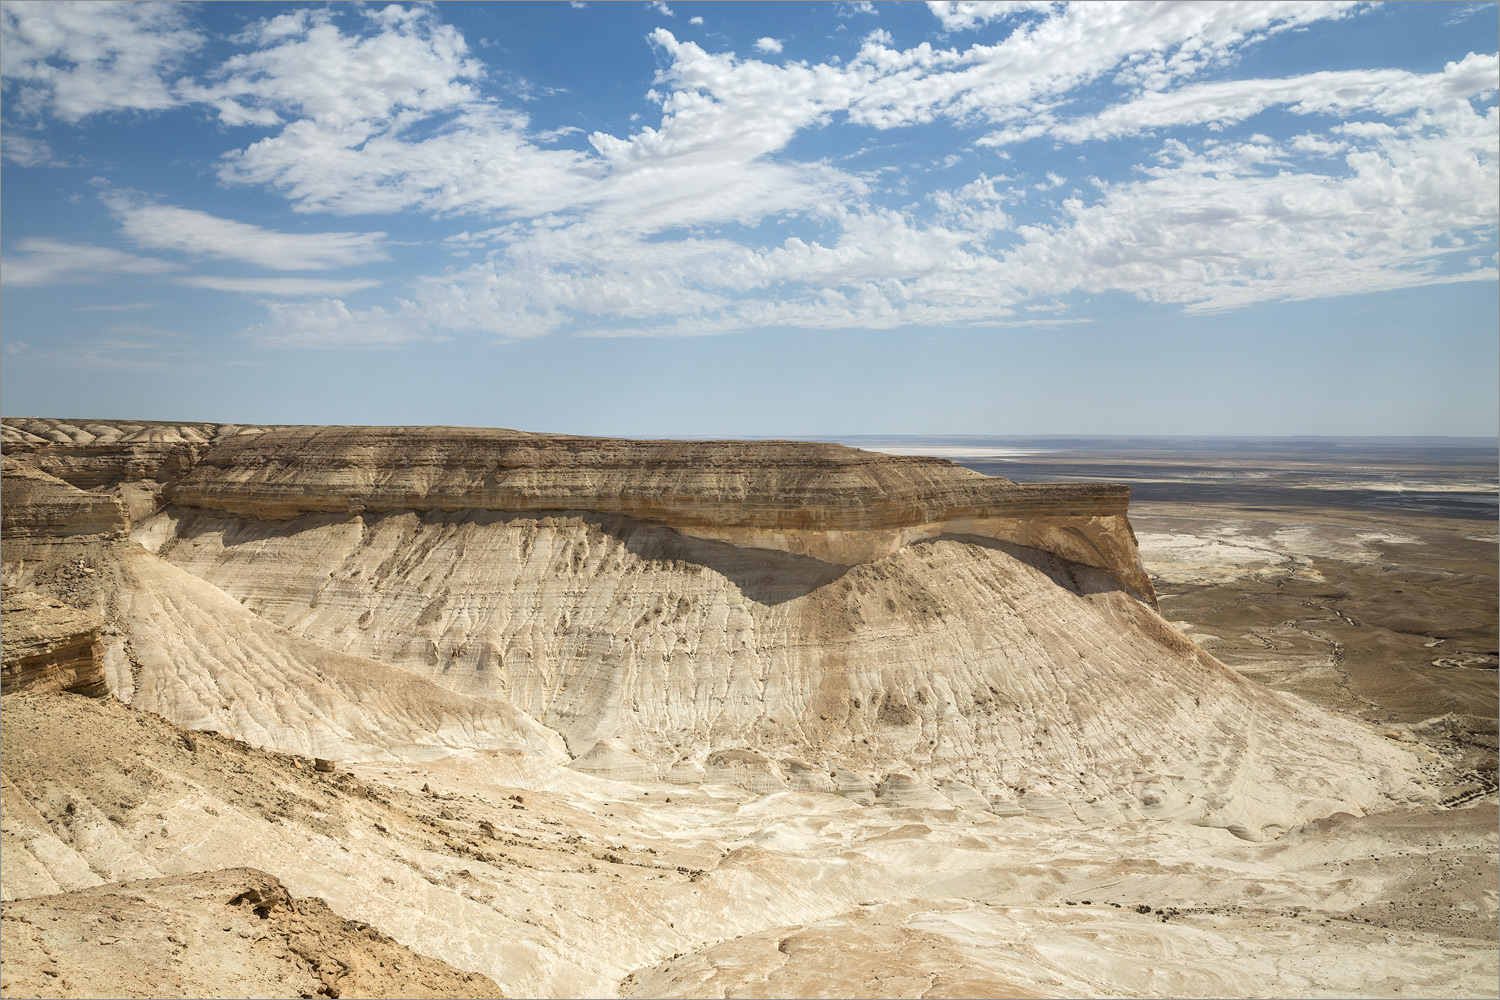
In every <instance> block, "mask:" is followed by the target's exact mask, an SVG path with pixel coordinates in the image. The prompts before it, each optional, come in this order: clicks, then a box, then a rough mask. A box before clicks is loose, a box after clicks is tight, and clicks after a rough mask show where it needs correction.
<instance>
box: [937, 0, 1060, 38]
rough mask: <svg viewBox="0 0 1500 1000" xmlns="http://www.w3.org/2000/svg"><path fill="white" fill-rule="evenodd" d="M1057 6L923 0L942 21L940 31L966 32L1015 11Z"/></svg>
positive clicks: (1043, 1) (1041, 0)
mask: <svg viewBox="0 0 1500 1000" xmlns="http://www.w3.org/2000/svg"><path fill="white" fill-rule="evenodd" d="M1059 6H1061V5H1060V4H1057V3H1053V2H1051V0H927V9H928V10H930V11H931V12H932V14H933V16H934V17H936V18H937V19H938V20H939V21H941V22H943V30H944V31H970V30H972V29H974V28H978V27H981V26H982V25H985V24H988V23H989V22H991V21H997V20H1003V19H1004V18H1007V17H1014V16H1015V15H1017V14H1028V13H1050V12H1052V11H1053V10H1056V9H1057V8H1058V7H1059Z"/></svg>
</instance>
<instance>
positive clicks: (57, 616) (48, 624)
mask: <svg viewBox="0 0 1500 1000" xmlns="http://www.w3.org/2000/svg"><path fill="white" fill-rule="evenodd" d="M104 626H105V621H104V619H103V618H101V617H99V616H98V615H96V614H93V613H92V612H89V611H81V610H79V609H78V608H70V607H68V606H67V605H66V604H63V603H62V602H61V601H54V600H52V599H51V598H49V597H44V596H42V595H41V594H37V593H33V592H32V591H29V590H21V589H19V588H15V587H5V588H3V590H0V633H3V642H0V649H3V652H0V691H4V692H7V693H8V692H11V691H21V690H27V689H30V690H38V691H44V690H45V691H75V692H78V693H79V694H93V695H100V694H107V693H108V692H109V686H108V684H107V683H106V681H105V677H104V644H103V642H102V641H101V635H100V633H101V630H102V629H103V628H104Z"/></svg>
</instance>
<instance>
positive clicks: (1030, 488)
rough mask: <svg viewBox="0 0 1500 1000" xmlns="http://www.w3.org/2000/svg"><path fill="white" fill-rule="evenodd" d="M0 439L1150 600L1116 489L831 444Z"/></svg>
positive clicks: (75, 453) (203, 435)
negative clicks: (1013, 556) (922, 563)
mask: <svg viewBox="0 0 1500 1000" xmlns="http://www.w3.org/2000/svg"><path fill="white" fill-rule="evenodd" d="M4 448H5V452H6V454H8V455H13V456H25V458H26V459H27V461H28V462H29V463H30V464H32V465H33V466H34V467H36V468H38V469H41V470H43V471H45V472H47V473H49V474H51V475H54V476H58V477H60V478H63V479H64V480H66V481H67V482H69V483H72V484H74V485H78V486H82V487H85V488H98V487H109V486H119V485H120V484H122V483H126V482H133V481H143V482H150V483H152V484H153V485H154V484H157V483H164V484H166V493H165V494H164V497H163V498H164V499H167V500H169V501H170V502H171V503H174V504H176V505H179V506H185V507H194V508H199V509H204V510H211V511H217V512H221V513H225V514H231V515H235V516H238V517H251V518H257V519H276V520H280V519H287V518H292V517H297V516H300V515H303V514H314V513H340V514H361V513H371V514H375V513H385V512H391V511H403V510H412V511H418V512H423V511H459V510H488V511H506V512H539V511H549V512H550V511H582V512H589V513H600V514H617V515H623V516H627V517H631V518H634V519H637V520H645V521H650V522H653V523H658V524H665V525H669V526H671V527H672V528H673V529H674V530H676V531H679V532H681V533H684V534H688V535H693V536H695V537H700V538H709V539H717V540H721V541H727V542H731V543H733V544H736V545H743V546H751V547H756V548H768V549H774V550H781V551H787V552H793V553H798V554H802V555H808V556H812V557H815V558H818V559H822V560H826V561H832V562H836V563H840V564H843V565H855V564H859V563H864V562H870V561H873V560H875V559H879V558H883V557H884V556H887V555H890V554H891V553H893V552H895V551H897V550H899V549H900V548H901V547H902V546H904V545H907V544H910V543H911V542H913V541H918V540H922V539H929V538H935V537H937V536H939V535H941V534H944V533H963V534H972V535H979V536H983V537H989V538H995V539H998V540H1001V541H1008V542H1013V543H1016V544H1021V545H1027V546H1032V547H1036V548H1042V549H1044V550H1046V551H1050V552H1053V553H1054V554H1056V555H1059V556H1061V557H1063V558H1065V559H1068V560H1071V561H1073V562H1079V563H1082V564H1084V565H1088V566H1094V567H1096V568H1099V569H1103V570H1105V571H1106V572H1108V573H1110V574H1111V575H1112V576H1113V577H1114V578H1115V579H1117V580H1118V581H1119V582H1120V583H1121V584H1122V585H1124V586H1125V587H1126V588H1127V589H1128V590H1130V591H1131V592H1132V593H1133V594H1135V595H1136V596H1138V597H1141V598H1142V599H1144V600H1148V601H1151V600H1154V594H1153V592H1152V589H1151V582H1150V579H1149V578H1148V577H1147V575H1146V573H1145V571H1144V570H1143V569H1142V567H1141V564H1140V558H1139V556H1138V555H1137V553H1136V546H1135V538H1134V535H1133V534H1132V533H1131V530H1130V523H1129V521H1128V519H1127V518H1126V508H1127V505H1128V503H1129V498H1130V489H1129V487H1126V486H1118V485H1112V484H1094V483H1040V484H1038V483H1030V484H1020V483H1013V482H1010V481H1009V480H1005V479H1000V478H996V477H991V476H982V475H980V474H978V473H975V472H970V471H969V470H966V469H963V468H960V467H959V466H956V465H953V464H952V463H951V462H947V461H944V460H942V459H934V458H923V457H909V456H908V457H901V456H891V455H882V454H876V453H871V452H864V451H860V450H858V449H854V448H846V447H844V446H842V445H834V444H816V443H809V442H795V441H628V440H617V439H609V438H584V437H568V436H564V435H553V434H529V433H524V432H520V431H510V430H492V429H482V428H470V427H244V426H238V425H211V424H145V423H120V424H112V423H107V422H87V421H76V422H68V421H58V420H39V419H15V418H6V420H5V421H4Z"/></svg>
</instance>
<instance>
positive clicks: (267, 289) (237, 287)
mask: <svg viewBox="0 0 1500 1000" xmlns="http://www.w3.org/2000/svg"><path fill="white" fill-rule="evenodd" d="M173 280H174V281H176V282H177V284H179V285H186V286H188V287H189V288H210V289H213V290H214V291H219V292H239V293H240V294H243V295H273V296H276V297H278V298H312V297H316V296H324V295H327V296H338V295H352V294H354V293H355V292H359V291H364V290H365V289H367V288H375V287H377V286H378V285H379V284H380V282H379V281H376V280H374V279H370V278H354V279H350V280H347V281H339V280H336V279H323V278H223V277H218V276H216V275H209V274H194V275H184V276H183V277H180V278H175V279H173Z"/></svg>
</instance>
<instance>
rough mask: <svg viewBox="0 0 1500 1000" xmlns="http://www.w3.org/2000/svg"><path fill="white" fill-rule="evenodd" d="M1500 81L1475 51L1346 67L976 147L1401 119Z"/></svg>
mask: <svg viewBox="0 0 1500 1000" xmlns="http://www.w3.org/2000/svg"><path fill="white" fill-rule="evenodd" d="M1497 82H1500V57H1497V56H1495V55H1493V54H1492V55H1478V54H1474V53H1470V54H1469V55H1468V56H1467V57H1465V58H1464V59H1463V60H1461V61H1459V62H1451V63H1449V64H1448V65H1447V66H1446V67H1445V68H1444V69H1443V70H1442V71H1441V72H1438V73H1429V74H1420V73H1410V72H1407V71H1405V70H1341V71H1337V72H1322V73H1309V74H1306V75H1303V76H1294V77H1285V78H1281V79H1270V80H1265V79H1257V80H1223V81H1216V82H1213V83H1199V84H1192V85H1189V86H1185V87H1180V88H1177V89H1176V90H1170V91H1150V92H1147V93H1144V94H1141V95H1140V96H1139V97H1137V98H1135V99H1134V100H1131V101H1129V102H1126V103H1124V104H1117V105H1115V106H1113V107H1110V108H1107V109H1105V110H1104V111H1101V112H1099V113H1098V114H1096V115H1092V116H1089V117H1086V118H1077V119H1073V120H1071V121H1062V122H1052V123H1046V124H1037V125H1034V126H1031V127H1029V129H1028V130H1027V131H1025V132H1020V131H1011V132H1002V133H992V134H991V135H989V136H986V137H984V138H982V139H980V140H979V142H980V144H981V145H1003V144H1006V143H1014V142H1020V141H1024V140H1027V139H1033V138H1037V137H1039V136H1043V135H1050V136H1053V137H1055V138H1058V139H1062V140H1064V141H1067V142H1085V141H1101V140H1107V139H1113V138H1118V137H1120V136H1126V135H1138V134H1140V133H1142V132H1149V131H1152V130H1154V129H1162V128H1173V127H1182V126H1195V125H1207V126H1209V127H1211V128H1223V127H1224V126H1226V125H1230V124H1234V123H1237V122H1241V121H1244V120H1245V119H1247V118H1250V117H1251V116H1253V115H1256V114H1259V113H1260V112H1262V111H1265V110H1266V109H1268V108H1272V107H1277V106H1282V107H1285V108H1286V110H1287V111H1289V112H1291V113H1292V114H1299V115H1309V114H1325V115H1338V116H1347V115H1351V114H1355V113H1358V112H1375V113H1378V114H1382V115H1399V114H1404V113H1407V112H1409V111H1412V110H1414V109H1417V108H1440V107H1444V106H1457V105H1464V106H1467V102H1468V101H1469V99H1470V98H1472V97H1478V96H1482V95H1484V94H1487V93H1493V92H1494V91H1495V89H1496V85H1497Z"/></svg>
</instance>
